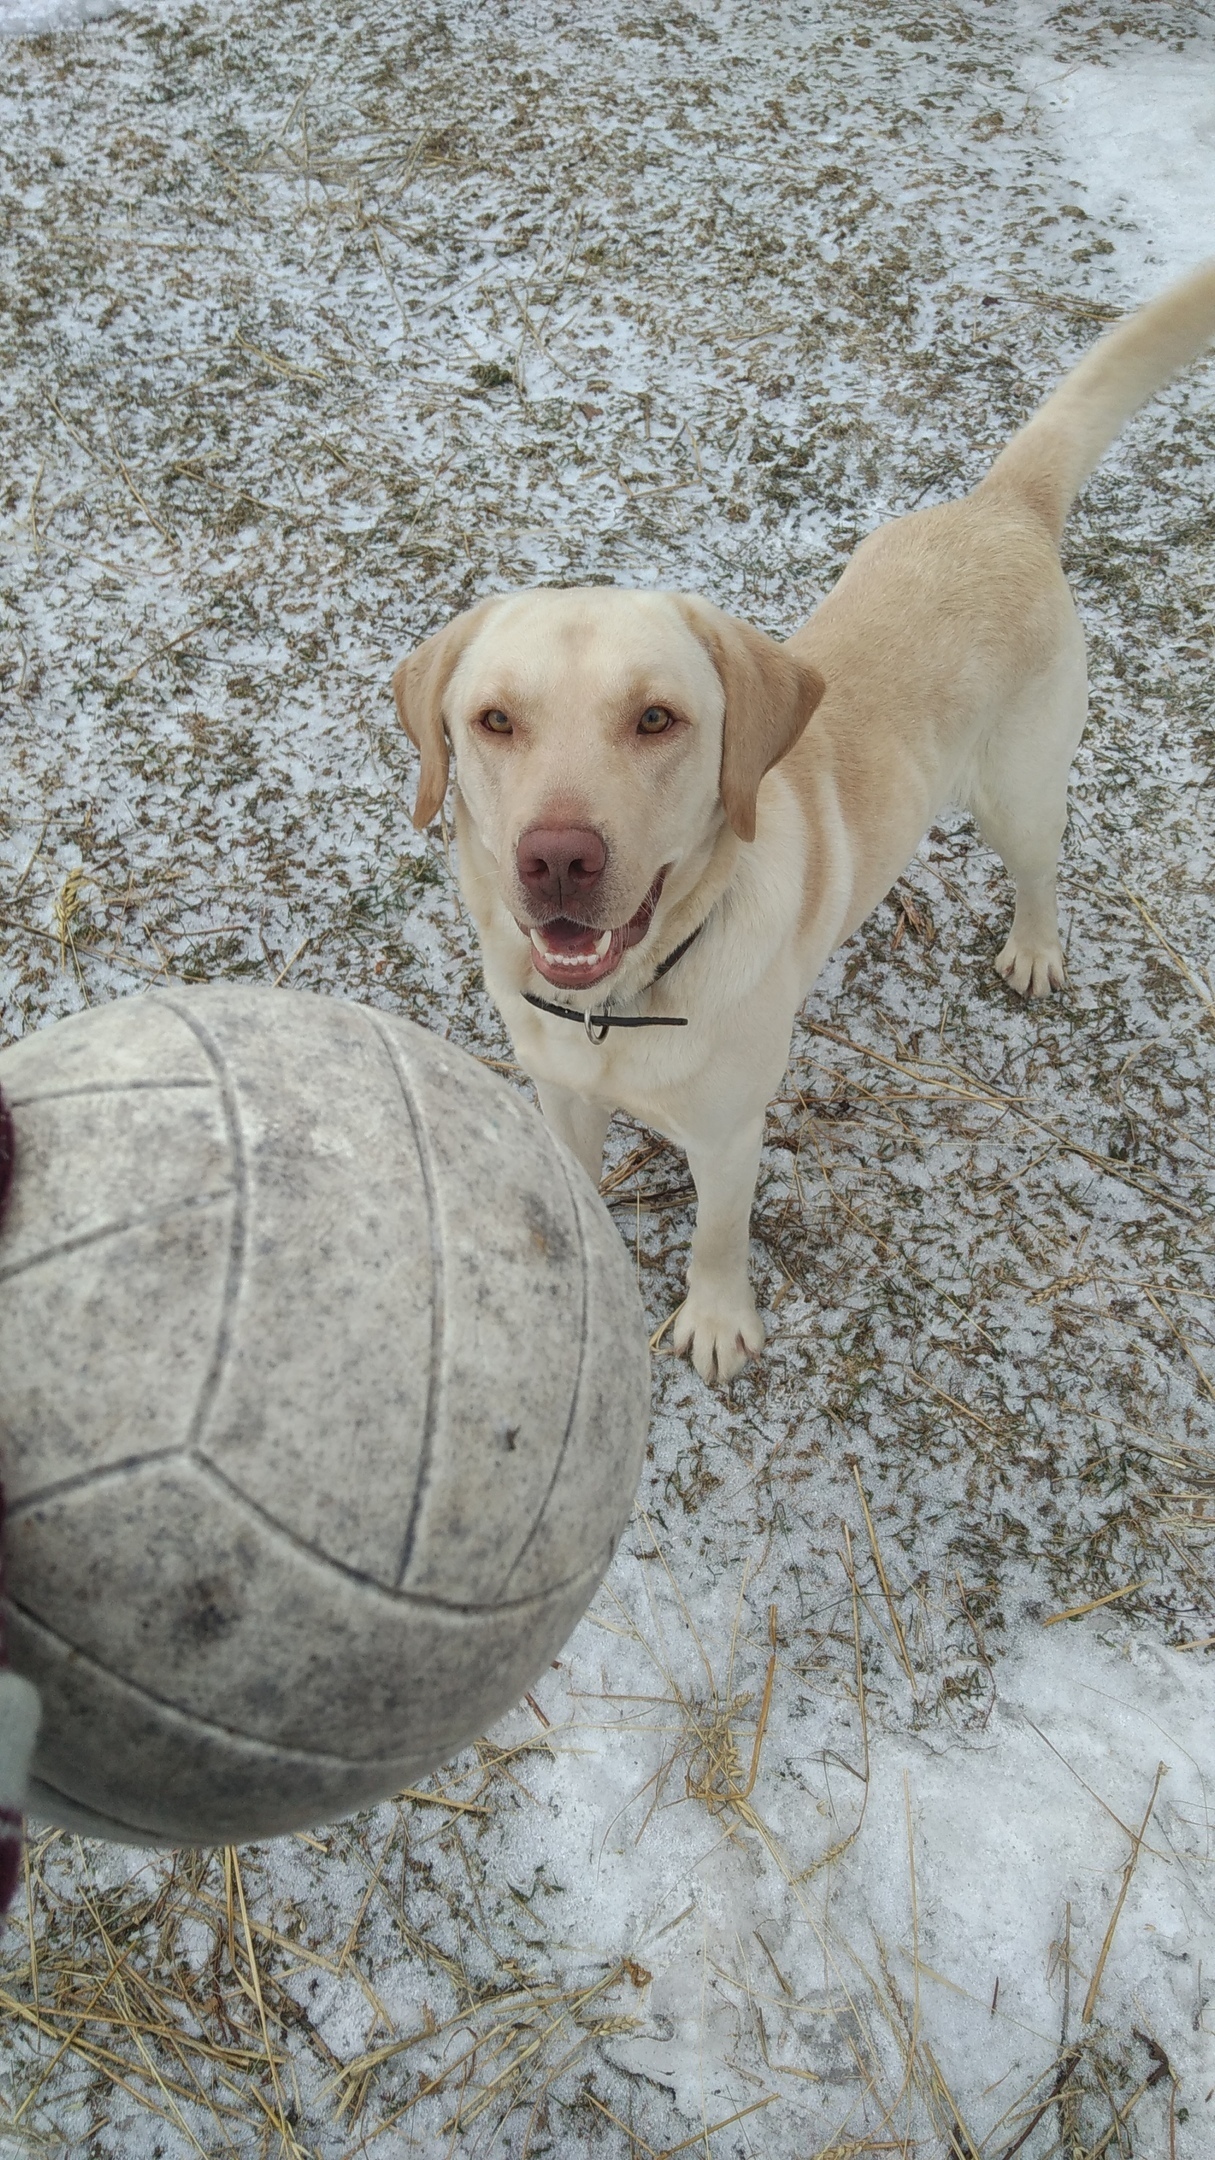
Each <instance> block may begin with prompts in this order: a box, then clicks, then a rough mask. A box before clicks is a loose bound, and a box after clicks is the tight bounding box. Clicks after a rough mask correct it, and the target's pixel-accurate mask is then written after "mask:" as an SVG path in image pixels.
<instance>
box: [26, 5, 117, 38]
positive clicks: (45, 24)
mask: <svg viewBox="0 0 1215 2160" xmlns="http://www.w3.org/2000/svg"><path fill="white" fill-rule="evenodd" d="M128 4H129V0H0V38H6V37H35V36H38V35H39V34H40V33H41V32H43V31H46V30H79V29H81V28H82V27H83V25H84V24H85V23H90V22H99V21H100V20H101V19H102V17H103V16H106V15H117V14H119V13H120V12H121V11H122V9H123V8H124V7H126V6H127V5H128Z"/></svg>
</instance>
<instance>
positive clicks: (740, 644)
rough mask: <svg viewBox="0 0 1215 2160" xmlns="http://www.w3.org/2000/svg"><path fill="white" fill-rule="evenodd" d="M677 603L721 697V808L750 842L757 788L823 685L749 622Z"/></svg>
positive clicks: (705, 604) (702, 605)
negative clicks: (708, 663) (709, 664)
mask: <svg viewBox="0 0 1215 2160" xmlns="http://www.w3.org/2000/svg"><path fill="white" fill-rule="evenodd" d="M678 604H679V607H680V610H681V612H682V614H683V616H684V618H685V620H686V622H687V624H688V627H689V628H690V629H691V630H692V631H694V633H695V635H696V636H697V637H698V638H699V639H700V642H701V644H702V645H703V646H704V647H705V648H706V650H707V652H708V654H709V657H710V659H711V660H712V662H713V665H714V667H715V668H716V669H717V672H718V674H719V675H720V677H721V685H722V689H723V690H724V691H725V695H726V714H725V722H724V725H723V729H722V739H721V799H722V804H723V806H724V808H725V813H726V816H727V817H728V819H729V820H730V823H731V825H732V826H733V827H734V830H735V832H736V833H737V834H738V837H739V839H740V840H754V838H755V798H756V796H757V795H758V793H759V783H760V781H761V780H762V779H763V777H764V774H765V773H766V772H770V771H771V769H772V767H773V766H774V765H776V764H778V763H779V761H780V759H781V758H783V757H784V755H785V753H786V751H787V750H791V749H792V748H793V745H794V743H795V742H796V741H797V738H798V736H799V735H800V734H801V732H802V729H803V728H804V727H805V725H806V722H807V720H808V719H809V718H810V715H811V713H812V712H813V711H814V708H815V706H816V705H817V704H818V701H819V699H820V698H821V696H822V694H823V691H824V690H825V688H826V684H825V683H824V681H823V678H822V676H821V675H820V674H819V672H818V669H817V668H813V667H811V666H810V665H809V662H808V661H805V660H798V659H795V658H794V656H793V654H792V653H791V652H790V651H789V650H788V647H787V646H784V645H778V644H777V642H776V639H775V638H770V637H767V636H766V635H765V633H764V632H763V631H762V630H755V629H753V628H752V626H751V624H750V623H745V622H739V621H738V620H737V618H736V617H735V616H733V615H727V614H725V613H724V612H723V611H722V609H721V608H716V607H713V606H712V604H711V603H710V602H709V601H707V600H701V599H698V598H696V597H694V596H693V595H691V594H681V595H680V596H679V601H678Z"/></svg>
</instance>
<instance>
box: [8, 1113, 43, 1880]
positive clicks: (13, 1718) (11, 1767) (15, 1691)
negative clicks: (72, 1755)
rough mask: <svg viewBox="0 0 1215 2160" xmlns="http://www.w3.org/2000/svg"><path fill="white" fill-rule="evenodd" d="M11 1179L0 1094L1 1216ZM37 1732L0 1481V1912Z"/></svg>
mask: <svg viewBox="0 0 1215 2160" xmlns="http://www.w3.org/2000/svg"><path fill="white" fill-rule="evenodd" d="M12 1181H13V1120H12V1116H11V1114H10V1112H9V1109H8V1105H7V1104H6V1102H5V1100H4V1097H3V1096H2V1095H0V1220H3V1216H4V1206H5V1202H6V1201H7V1199H8V1193H9V1187H10V1185H11V1184H12ZM37 1733H38V1691H37V1689H36V1688H33V1687H31V1686H30V1683H29V1681H28V1680H22V1679H21V1678H20V1677H19V1675H18V1674H17V1673H15V1672H12V1671H10V1669H9V1662H8V1634H7V1629H6V1627H5V1607H4V1487H3V1484H0V1913H5V1912H7V1911H8V1908H9V1906H10V1904H11V1903H12V1898H13V1892H14V1890H15V1889H16V1887H17V1880H18V1877H19V1876H20V1873H21V1817H22V1813H23V1811H24V1807H25V1787H26V1779H27V1777H28V1775H29V1763H30V1756H31V1755H32V1753H33V1749H34V1741H35V1739H36V1738H37Z"/></svg>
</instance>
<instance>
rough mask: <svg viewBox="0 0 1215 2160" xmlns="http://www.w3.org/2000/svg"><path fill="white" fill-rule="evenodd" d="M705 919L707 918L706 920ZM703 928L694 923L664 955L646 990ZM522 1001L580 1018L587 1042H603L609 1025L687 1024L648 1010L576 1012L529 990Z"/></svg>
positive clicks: (560, 1015) (538, 1008)
mask: <svg viewBox="0 0 1215 2160" xmlns="http://www.w3.org/2000/svg"><path fill="white" fill-rule="evenodd" d="M707 919H708V918H707V917H706V921H707ZM703 929H704V923H697V925H696V928H695V929H694V930H693V932H692V935H691V937H686V938H685V939H684V941H683V944H682V945H677V946H676V947H675V950H674V952H670V953H668V954H667V956H666V959H665V960H664V961H663V963H662V966H661V967H660V968H658V969H657V970H656V971H655V973H654V975H653V976H652V977H651V979H650V981H649V982H648V984H647V985H646V988H647V989H649V990H652V989H653V987H654V984H655V983H656V982H661V981H662V978H663V976H664V975H669V974H670V972H671V969H672V968H673V967H674V965H675V963H676V961H677V960H682V959H683V956H684V954H685V953H686V952H687V950H688V948H689V946H691V945H694V944H695V943H696V940H697V938H698V937H699V936H700V933H701V931H702V930H703ZM638 994H640V993H638ZM523 1002H524V1004H525V1005H534V1006H535V1008H536V1011H537V1012H545V1013H554V1014H555V1015H556V1017H557V1019H558V1020H580V1021H581V1022H582V1025H583V1027H584V1028H585V1029H586V1039H587V1041H588V1042H593V1043H601V1042H603V1041H604V1039H605V1038H606V1036H607V1031H608V1029H609V1028H614V1027H686V1026H687V1024H688V1023H687V1021H686V1020H676V1019H675V1018H673V1016H672V1015H671V1014H669V1013H654V1014H652V1015H651V1014H648V1013H646V1014H642V1013H613V1012H597V1013H593V1012H577V1011H576V1010H575V1009H574V1007H573V1006H572V1005H550V1003H549V1001H548V999H547V998H542V997H533V995H532V993H531V991H530V990H525V991H524V992H523Z"/></svg>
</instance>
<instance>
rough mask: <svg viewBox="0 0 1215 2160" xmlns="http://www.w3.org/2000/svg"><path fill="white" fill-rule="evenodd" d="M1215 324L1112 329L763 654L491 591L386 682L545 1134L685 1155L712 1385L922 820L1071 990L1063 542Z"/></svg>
mask: <svg viewBox="0 0 1215 2160" xmlns="http://www.w3.org/2000/svg"><path fill="white" fill-rule="evenodd" d="M1213 337H1215V263H1212V264H1209V265H1208V266H1207V267H1206V268H1204V269H1202V270H1199V271H1197V272H1196V273H1195V274H1194V275H1192V276H1191V277H1189V278H1188V279H1186V280H1185V281H1184V282H1183V283H1182V284H1180V285H1177V286H1176V287H1175V288H1174V289H1173V290H1172V291H1171V292H1169V293H1166V294H1165V296H1164V297H1163V298H1162V299H1160V300H1157V301H1156V302H1155V303H1154V304H1153V305H1151V306H1149V307H1146V308H1144V309H1143V310H1142V311H1141V312H1140V313H1139V314H1137V315H1135V316H1132V317H1131V318H1130V319H1129V320H1128V321H1127V322H1125V323H1122V324H1120V325H1119V326H1118V327H1117V328H1116V329H1114V330H1113V331H1112V332H1111V333H1110V334H1109V335H1108V336H1107V337H1105V338H1103V339H1102V340H1101V342H1100V343H1099V344H1098V345H1096V346H1095V347H1094V349H1093V350H1092V352H1091V353H1089V354H1088V356H1087V357H1086V358H1085V359H1084V360H1083V361H1082V362H1081V363H1080V365H1079V366H1078V367H1077V368H1076V369H1075V370H1074V372H1073V373H1072V374H1071V375H1069V376H1068V377H1067V378H1066V380H1065V381H1064V382H1063V384H1062V385H1061V387H1060V388H1059V389H1058V390H1057V391H1056V392H1055V394H1054V396H1053V397H1051V398H1050V399H1049V400H1048V401H1047V403H1046V404H1045V405H1043V406H1042V407H1041V408H1040V410H1039V411H1038V412H1037V413H1036V415H1035V416H1034V418H1033V419H1032V420H1031V421H1030V422H1029V424H1028V425H1027V426H1026V427H1025V428H1024V429H1023V430H1022V431H1021V433H1020V434H1019V435H1017V436H1016V437H1014V439H1013V441H1012V442H1011V443H1010V444H1009V446H1008V448H1007V449H1006V450H1005V451H1004V452H1003V454H1002V455H1001V456H1000V457H999V458H998V459H997V461H996V463H995V465H994V466H993V468H992V470H991V471H990V472H989V474H988V475H987V477H986V479H985V480H983V481H982V483H981V484H980V485H979V486H978V487H977V488H976V489H975V490H974V492H973V494H971V495H968V496H967V497H966V498H965V500H963V501H962V502H958V503H952V504H950V505H948V506H947V507H945V508H941V509H930V510H923V511H919V512H917V513H916V514H915V515H913V516H911V517H906V518H902V519H900V520H899V521H898V522H897V523H896V524H893V525H888V526H886V527H884V528H883V529H882V530H880V531H878V532H876V533H874V534H872V535H871V536H870V538H869V539H867V540H866V541H865V542H864V543H863V545H862V546H861V547H860V548H858V550H857V552H856V554H855V555H854V557H853V559H852V561H851V562H850V563H849V565H848V567H847V569H846V570H845V572H844V574H843V576H842V577H841V579H840V581H839V583H838V585H836V587H835V589H834V591H833V592H832V593H830V595H829V596H828V598H827V599H826V600H825V601H824V602H823V603H822V605H821V607H820V608H819V609H818V611H817V613H816V614H815V615H814V616H813V618H812V619H811V621H810V622H808V623H807V624H806V625H805V627H804V628H803V629H801V630H798V631H797V632H796V633H795V634H794V636H793V637H791V638H790V639H789V640H788V642H787V643H785V644H783V645H782V644H778V643H776V642H775V641H774V640H773V639H772V638H769V637H766V636H764V635H763V634H762V633H761V632H759V631H758V630H754V629H752V628H751V627H750V625H748V624H747V623H743V622H738V621H736V620H734V619H733V618H732V617H731V616H729V615H725V614H723V613H722V612H721V611H720V610H719V609H718V608H716V607H713V606H711V605H710V604H709V603H708V602H707V601H705V600H699V599H693V598H689V597H687V596H685V595H683V594H678V593H661V592H629V591H622V590H618V589H616V588H614V587H591V588H587V589H583V590H566V591H557V590H544V591H536V592H522V593H517V594H509V595H506V596H504V597H502V598H498V599H490V600H485V601H482V602H481V604H480V605H479V606H477V607H474V608H471V609H469V611H468V612H467V613H466V614H463V615H461V616H459V617H458V618H457V619H456V621H454V622H452V623H450V624H449V625H448V627H447V628H446V629H444V630H442V631H440V632H439V633H438V635H437V636H435V637H432V638H429V639H428V640H427V641H426V643H425V644H424V645H422V646H420V647H419V648H418V650H417V651H416V652H415V653H413V654H412V655H411V656H410V657H409V658H408V659H407V660H403V661H402V662H401V664H400V666H399V667H398V669H397V671H396V674H395V677H394V689H395V694H396V701H397V709H398V712H399V714H400V718H401V722H402V725H403V726H404V728H405V730H406V732H407V734H408V735H409V736H410V737H411V738H412V740H413V742H414V743H415V744H416V745H417V747H418V750H419V751H420V753H421V778H420V783H419V787H418V796H417V803H416V807H415V810H414V822H415V824H416V825H418V826H419V827H420V826H423V825H425V824H426V823H427V822H428V821H429V820H430V819H431V818H433V817H434V816H435V815H436V813H437V811H438V810H439V807H440V805H441V803H442V801H443V797H444V792H445V789H446V786H447V778H448V755H449V746H450V748H451V749H452V750H454V752H455V755H456V760H457V765H458V787H457V793H456V833H457V839H458V846H459V867H460V880H461V884H462V886H463V889H464V893H465V896H466V898H467V901H468V905H469V907H470V909H471V911H472V915H473V918H474V921H475V922H476V924H477V928H478V930H479V932H480V936H481V942H482V946H483V950H484V961H485V980H486V983H487V984H488V987H489V990H490V992H491V994H492V996H493V997H494V999H495V1000H496V1002H497V1004H498V1006H499V1008H500V1010H501V1012H502V1015H503V1018H504V1020H505V1021H506V1024H507V1027H508V1028H509V1029H510V1032H511V1035H512V1037H513V1039H514V1042H515V1047H516V1050H517V1053H518V1056H519V1060H520V1063H521V1064H522V1066H523V1068H524V1070H525V1071H526V1072H528V1073H529V1074H530V1075H531V1077H532V1078H533V1080H534V1081H535V1083H536V1087H537V1089H538V1092H539V1095H540V1101H541V1105H542V1107H543V1110H544V1114H545V1116H546V1118H547V1119H548V1121H549V1123H550V1125H551V1126H552V1127H553V1129H554V1130H555V1131H556V1132H557V1133H558V1134H559V1135H560V1137H561V1138H562V1139H563V1140H564V1141H565V1142H566V1143H567V1145H568V1146H569V1147H570V1148H572V1150H573V1152H574V1153H575V1155H577V1156H578V1158H579V1159H580V1161H582V1162H583V1163H584V1164H585V1165H586V1168H587V1169H588V1170H589V1172H590V1173H591V1176H592V1177H593V1178H595V1179H596V1180H598V1177H599V1175H600V1171H601V1165H602V1153H603V1142H604V1136H605V1134H606V1131H607V1125H608V1120H609V1118H610V1117H611V1114H612V1112H613V1110H614V1109H616V1108H622V1109H624V1110H627V1111H628V1112H629V1113H630V1114H631V1115H632V1116H633V1117H635V1118H639V1119H641V1120H642V1121H643V1122H644V1123H645V1124H647V1125H650V1126H652V1127H654V1129H655V1130H656V1131H658V1132H660V1133H664V1134H665V1135H666V1136H667V1138H668V1139H670V1140H673V1141H675V1142H676V1143H677V1144H678V1145H679V1146H680V1147H682V1148H684V1149H686V1151H687V1156H688V1161H689V1164H690V1166H691V1170H692V1175H693V1178H694V1180H695V1183H696V1192H697V1199H698V1213H697V1220H696V1231H695V1235H694V1237H693V1239H692V1252H691V1265H690V1269H689V1274H688V1287H687V1296H686V1298H685V1301H684V1304H683V1306H682V1307H681V1309H680V1312H679V1315H678V1318H677V1320H676V1323H675V1335H674V1340H675V1346H676V1348H677V1349H678V1350H681V1351H682V1350H690V1352H691V1355H692V1359H693V1362H694V1364H695V1366H696V1369H697V1371H698V1372H699V1373H701V1374H702V1376H703V1377H704V1378H705V1379H706V1380H713V1379H717V1380H729V1379H730V1378H731V1377H732V1375H734V1374H735V1373H737V1372H738V1371H739V1369H740V1367H741V1365H742V1363H743V1360H744V1358H745V1357H746V1355H747V1354H748V1352H754V1351H757V1350H759V1349H760V1348H761V1347H762V1344H763V1340H764V1330H763V1325H762V1322H761V1320H760V1317H759V1313H758V1311H757V1309H756V1304H755V1299H754V1296H753V1294H752V1290H751V1285H750V1281H749V1275H748V1252H749V1221H750V1212H751V1201H752V1195H753V1192H754V1186H755V1178H756V1172H757V1169H758V1165H759V1154H760V1146H761V1142H762V1138H763V1129H764V1112H765V1109H766V1106H767V1104H768V1102H769V1101H770V1099H771V1097H772V1096H773V1095H774V1094H775V1093H776V1091H777V1089H778V1088H779V1086H780V1083H781V1078H782V1075H783V1073H784V1070H785V1066H786V1063H787V1060H788V1056H789V1043H790V1036H791V1032H792V1026H793V1021H794V1018H795V1016H796V1014H797V1011H798V1008H799V1006H800V1005H801V1003H802V1000H803V999H804V998H805V996H806V994H807V992H808V990H809V989H810V986H811V984H812V983H813V982H814V979H815V977H816V975H817V974H818V972H819V969H820V968H821V967H822V965H823V962H824V961H825V960H826V958H827V956H828V954H829V953H830V952H831V951H832V950H833V948H834V947H835V946H837V945H838V944H839V943H840V942H841V940H842V939H844V938H846V937H848V936H849V935H850V933H851V932H852V931H853V930H855V929H856V927H857V925H858V924H859V923H861V922H862V921H863V920H864V918H865V916H866V915H868V913H869V911H870V909H871V908H872V907H874V906H875V905H876V903H877V902H878V901H879V900H880V899H881V898H882V896H883V894H885V893H886V892H888V891H889V889H890V886H891V884H892V883H893V882H894V880H895V878H896V877H897V876H898V874H899V872H900V871H901V870H902V869H903V868H904V866H905V864H906V863H907V861H908V859H909V857H910V856H911V855H912V854H913V853H914V851H915V848H916V847H917V845H918V843H919V841H920V839H921V837H922V836H923V834H924V832H925V831H926V829H927V827H928V826H929V825H930V824H931V822H932V820H933V818H934V816H935V815H936V814H937V812H938V811H939V809H940V808H941V806H942V805H943V804H945V803H947V802H950V803H955V804H960V805H962V806H964V807H966V808H968V809H970V810H971V811H972V812H973V813H974V816H975V818H976V819H977V821H978V824H979V828H980V830H981V832H982V833H983V834H984V836H985V838H986V839H987V840H988V841H989V842H990V844H991V846H992V847H993V848H995V849H996V850H997V851H998V853H999V854H1000V855H1001V856H1002V857H1003V859H1004V862H1005V864H1006V865H1007V868H1008V870H1009V873H1010V875H1011V877H1012V879H1013V883H1014V886H1015V888H1016V906H1015V912H1014V915H1013V922H1012V929H1011V932H1010V934H1009V938H1008V942H1007V944H1006V945H1005V946H1004V949H1003V951H1002V952H1001V953H1000V954H999V956H998V958H997V960H996V966H997V968H998V969H999V971H1000V973H1001V974H1002V975H1003V976H1004V977H1005V978H1006V979H1007V981H1008V982H1009V983H1011V985H1012V986H1013V988H1014V989H1016V990H1019V991H1022V992H1028V993H1030V994H1031V995H1033V996H1036V997H1040V996H1043V995H1045V994H1046V993H1047V992H1048V991H1049V990H1050V988H1051V987H1052V985H1053V986H1055V987H1059V986H1061V985H1062V983H1063V979H1064V972H1063V953H1062V950H1061V948H1060V944H1059V930H1058V923H1057V919H1056V913H1055V868H1056V860H1057V856H1058V851H1059V844H1060V841H1061V839H1062V836H1063V828H1064V824H1065V821H1066V817H1067V783H1068V772H1069V768H1070V765H1071V761H1072V757H1073V754H1074V752H1075V749H1076V745H1077V743H1078V742H1079V739H1080V734H1081V730H1082V728H1083V725H1084V718H1085V695H1086V692H1085V657H1084V641H1083V637H1082V634H1081V630H1080V625H1079V622H1078V620H1077V617H1076V610H1075V607H1074V605H1073V603H1072V599H1071V595H1070V593H1069V591H1068V588H1067V585H1066V582H1065V580H1064V577H1063V574H1062V571H1061V569H1060V565H1059V556H1058V540H1059V536H1060V533H1061V530H1062V527H1063V522H1064V519H1065V517H1066V515H1067V512H1068V509H1069V507H1070V505H1071V502H1072V500H1073V498H1074V496H1075V495H1076V492H1077V490H1078V489H1079V488H1080V486H1081V485H1082V483H1083V482H1084V480H1085V479H1086V478H1087V476H1088V474H1089V473H1090V472H1091V471H1092V469H1093V466H1094V465H1095V464H1096V462H1097V460H1098V458H1099V457H1100V456H1101V455H1102V453H1103V452H1104V451H1105V449H1106V448H1107V447H1108V445H1109V444H1110V442H1111V441H1112V440H1113V438H1114V436H1115V435H1116V434H1117V432H1118V430H1119V428H1120V427H1121V426H1122V425H1123V423H1124V421H1126V420H1127V419H1128V418H1129V416H1130V415H1131V413H1133V412H1134V411H1135V409H1136V407H1137V406H1139V405H1140V404H1141V403H1142V402H1143V400H1144V399H1146V398H1147V397H1149V396H1150V395H1151V394H1152V392H1153V391H1155V390H1157V389H1159V388H1160V387H1161V386H1162V385H1163V384H1164V383H1165V382H1167V381H1168V379H1169V377H1170V376H1172V375H1173V374H1174V373H1175V371H1176V370H1177V369H1178V368H1180V367H1182V366H1183V365H1184V364H1185V363H1186V362H1187V361H1188V360H1191V359H1193V358H1194V357H1195V356H1196V355H1197V354H1198V353H1199V352H1201V351H1202V349H1203V347H1204V346H1205V345H1206V344H1207V343H1208V342H1209V341H1210V340H1211V339H1212V338H1213Z"/></svg>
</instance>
